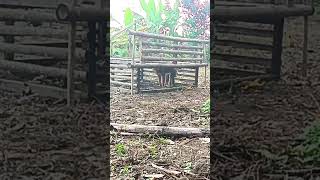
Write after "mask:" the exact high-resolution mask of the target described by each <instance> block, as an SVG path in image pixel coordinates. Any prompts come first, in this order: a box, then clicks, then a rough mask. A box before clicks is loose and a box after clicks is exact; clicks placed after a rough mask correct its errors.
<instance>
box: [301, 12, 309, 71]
mask: <svg viewBox="0 0 320 180" xmlns="http://www.w3.org/2000/svg"><path fill="white" fill-rule="evenodd" d="M303 23H304V24H303V25H304V40H303V65H302V75H303V76H304V77H306V76H307V74H308V72H307V66H308V16H304V22H303Z"/></svg>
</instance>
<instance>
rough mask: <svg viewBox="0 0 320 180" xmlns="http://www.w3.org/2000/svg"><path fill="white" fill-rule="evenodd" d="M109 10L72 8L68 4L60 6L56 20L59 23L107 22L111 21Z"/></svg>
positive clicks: (93, 7)
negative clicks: (74, 21)
mask: <svg viewBox="0 0 320 180" xmlns="http://www.w3.org/2000/svg"><path fill="white" fill-rule="evenodd" d="M108 10H109V9H107V8H97V7H95V6H92V7H88V6H86V7H72V6H69V5H68V4H64V3H62V4H59V5H58V7H57V9H56V18H57V19H58V20H59V21H71V20H72V19H73V20H77V21H92V20H94V21H99V20H102V21H106V20H107V19H109V13H108Z"/></svg>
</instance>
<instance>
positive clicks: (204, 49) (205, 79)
mask: <svg viewBox="0 0 320 180" xmlns="http://www.w3.org/2000/svg"><path fill="white" fill-rule="evenodd" d="M206 60H207V59H206V44H205V43H203V62H204V63H206ZM206 85H207V67H204V86H206Z"/></svg>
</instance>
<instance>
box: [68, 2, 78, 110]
mask: <svg viewBox="0 0 320 180" xmlns="http://www.w3.org/2000/svg"><path fill="white" fill-rule="evenodd" d="M76 5H77V0H72V8H74V7H75V6H76ZM75 34H76V21H74V20H73V21H71V22H70V24H69V43H68V74H67V78H68V79H67V104H68V107H70V106H71V105H72V98H73V63H74V62H73V61H74V59H75V49H76V38H75Z"/></svg>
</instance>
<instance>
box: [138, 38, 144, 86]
mask: <svg viewBox="0 0 320 180" xmlns="http://www.w3.org/2000/svg"><path fill="white" fill-rule="evenodd" d="M139 47H140V49H139V50H140V53H139V54H140V63H142V60H141V59H142V38H140V40H139ZM140 72H141V74H140V75H141V77H140V80H143V68H141V71H140Z"/></svg>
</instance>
